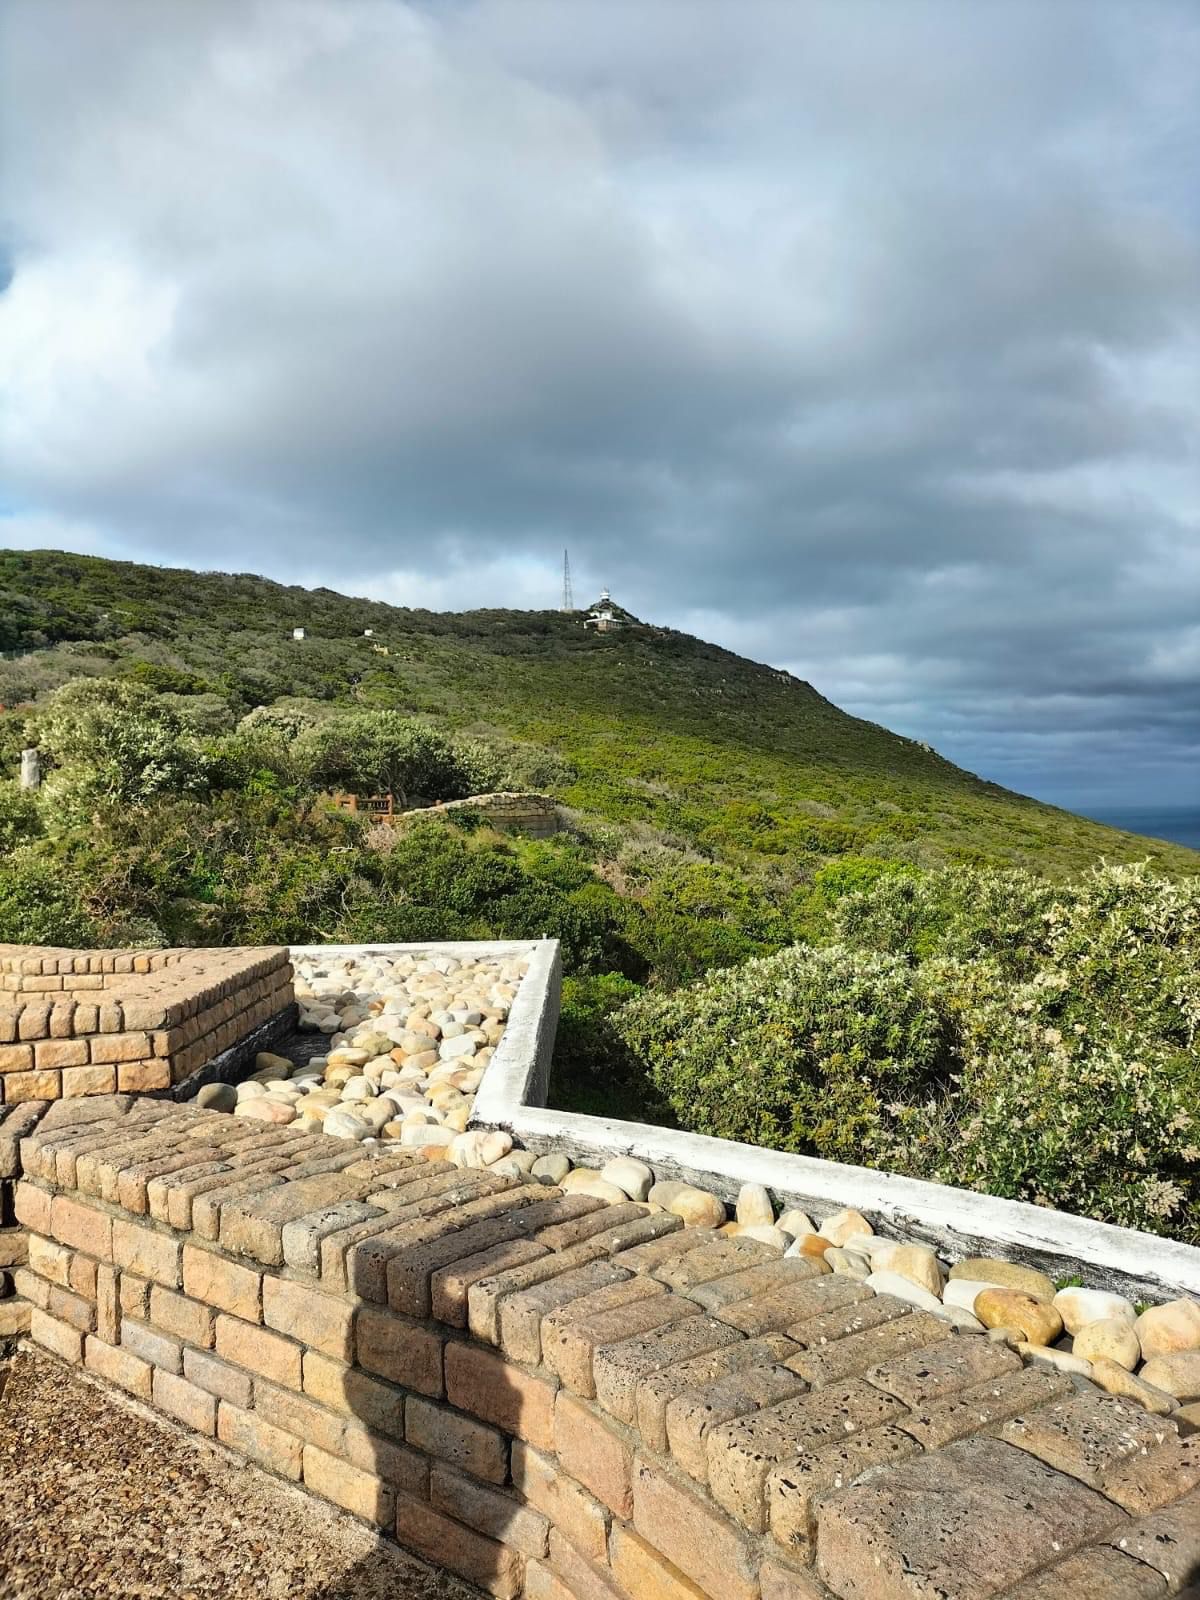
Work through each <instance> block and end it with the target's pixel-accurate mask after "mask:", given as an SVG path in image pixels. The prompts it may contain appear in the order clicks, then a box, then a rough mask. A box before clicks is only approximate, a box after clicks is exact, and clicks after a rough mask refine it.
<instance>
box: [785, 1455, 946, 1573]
mask: <svg viewBox="0 0 1200 1600" xmlns="http://www.w3.org/2000/svg"><path fill="white" fill-rule="evenodd" d="M920 1452H921V1446H920V1445H919V1444H918V1443H917V1442H916V1440H915V1439H912V1438H910V1437H909V1435H908V1434H907V1433H903V1432H901V1430H900V1429H899V1428H897V1427H894V1426H891V1425H889V1424H887V1423H885V1424H884V1425H883V1426H882V1427H879V1428H867V1429H866V1430H865V1431H864V1432H861V1433H855V1434H851V1436H850V1438H848V1439H845V1440H838V1441H836V1442H835V1443H833V1444H827V1445H823V1446H821V1447H820V1448H819V1449H816V1450H809V1451H806V1452H805V1453H804V1454H802V1455H800V1456H799V1457H798V1458H797V1459H796V1460H794V1461H786V1462H784V1463H783V1465H782V1466H778V1467H776V1468H775V1469H774V1471H773V1472H772V1473H771V1474H770V1476H769V1477H768V1479H767V1521H768V1523H769V1524H770V1528H771V1533H772V1534H773V1536H774V1537H775V1538H776V1539H777V1540H778V1541H779V1543H780V1544H781V1545H783V1546H784V1547H785V1548H786V1549H787V1550H788V1551H789V1552H790V1553H791V1554H792V1555H795V1556H798V1557H800V1558H801V1559H802V1560H806V1561H810V1560H811V1559H812V1557H813V1554H814V1552H815V1547H816V1537H817V1508H818V1506H819V1505H820V1502H821V1499H822V1497H823V1496H824V1495H826V1494H828V1493H829V1492H830V1491H831V1490H833V1489H845V1488H848V1487H849V1486H850V1485H851V1484H852V1483H854V1482H856V1481H857V1479H859V1478H860V1477H861V1476H862V1475H863V1473H864V1472H867V1471H869V1470H870V1469H871V1468H873V1467H885V1466H891V1465H892V1463H893V1462H896V1461H905V1460H907V1459H908V1457H909V1456H915V1455H919V1454H920Z"/></svg>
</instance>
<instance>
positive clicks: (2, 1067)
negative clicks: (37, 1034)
mask: <svg viewBox="0 0 1200 1600" xmlns="http://www.w3.org/2000/svg"><path fill="white" fill-rule="evenodd" d="M32 1068H33V1046H32V1045H31V1044H0V1073H9V1072H29V1071H31V1070H32Z"/></svg>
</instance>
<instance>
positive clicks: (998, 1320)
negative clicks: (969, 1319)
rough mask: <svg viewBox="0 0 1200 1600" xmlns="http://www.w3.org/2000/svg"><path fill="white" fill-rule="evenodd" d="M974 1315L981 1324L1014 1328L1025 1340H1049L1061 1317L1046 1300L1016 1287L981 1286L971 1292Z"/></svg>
mask: <svg viewBox="0 0 1200 1600" xmlns="http://www.w3.org/2000/svg"><path fill="white" fill-rule="evenodd" d="M974 1312H975V1315H976V1316H977V1317H978V1318H979V1320H980V1322H982V1323H983V1325H984V1327H985V1328H1016V1329H1018V1330H1019V1331H1020V1332H1021V1333H1022V1334H1023V1335H1024V1337H1025V1341H1026V1342H1027V1343H1028V1344H1043V1345H1048V1344H1053V1343H1054V1341H1055V1339H1057V1338H1059V1337H1060V1336H1061V1334H1062V1331H1063V1320H1062V1318H1061V1317H1060V1316H1059V1314H1058V1312H1057V1311H1056V1310H1055V1309H1054V1307H1053V1306H1052V1305H1051V1304H1050V1302H1049V1301H1048V1300H1038V1299H1035V1298H1034V1296H1033V1295H1031V1294H1025V1293H1023V1292H1022V1291H1021V1290H1020V1289H984V1290H982V1291H981V1292H980V1293H979V1294H977V1295H976V1296H975V1305H974Z"/></svg>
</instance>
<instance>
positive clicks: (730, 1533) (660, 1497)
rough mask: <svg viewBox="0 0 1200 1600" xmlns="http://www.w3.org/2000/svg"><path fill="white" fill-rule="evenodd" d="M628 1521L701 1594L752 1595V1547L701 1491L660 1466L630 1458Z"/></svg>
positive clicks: (735, 1599)
mask: <svg viewBox="0 0 1200 1600" xmlns="http://www.w3.org/2000/svg"><path fill="white" fill-rule="evenodd" d="M633 1526H634V1531H635V1532H636V1533H639V1534H641V1536H642V1538H643V1539H645V1540H647V1542H649V1543H650V1544H652V1545H653V1546H654V1548H655V1549H656V1550H657V1551H658V1552H659V1554H660V1555H661V1556H662V1557H663V1558H664V1559H665V1560H667V1561H669V1562H670V1563H671V1564H672V1565H673V1566H675V1567H678V1568H679V1570H680V1571H681V1572H682V1573H683V1574H684V1576H685V1577H688V1578H690V1579H691V1580H692V1582H693V1583H695V1584H698V1585H699V1587H700V1588H701V1589H702V1590H704V1591H705V1592H706V1593H707V1594H710V1595H720V1596H721V1597H722V1600H758V1580H757V1576H756V1572H757V1560H756V1557H755V1554H754V1551H753V1548H752V1546H751V1545H750V1544H749V1542H748V1541H747V1540H746V1539H744V1538H743V1537H742V1535H741V1534H740V1533H739V1532H738V1531H737V1529H735V1528H734V1527H732V1526H731V1525H730V1523H729V1520H728V1519H727V1518H726V1517H724V1516H723V1515H722V1514H721V1513H720V1512H719V1511H717V1510H716V1509H715V1508H714V1507H713V1506H712V1504H711V1502H710V1501H709V1500H708V1499H707V1498H706V1497H705V1496H703V1495H701V1494H699V1493H697V1492H696V1491H695V1490H694V1489H692V1488H691V1487H689V1486H688V1485H687V1483H686V1482H685V1481H684V1480H683V1479H681V1478H679V1477H678V1476H677V1475H676V1474H674V1473H671V1472H670V1471H669V1470H668V1469H666V1468H665V1467H657V1466H654V1465H652V1464H651V1463H650V1462H648V1461H645V1460H638V1461H635V1463H634V1471H633Z"/></svg>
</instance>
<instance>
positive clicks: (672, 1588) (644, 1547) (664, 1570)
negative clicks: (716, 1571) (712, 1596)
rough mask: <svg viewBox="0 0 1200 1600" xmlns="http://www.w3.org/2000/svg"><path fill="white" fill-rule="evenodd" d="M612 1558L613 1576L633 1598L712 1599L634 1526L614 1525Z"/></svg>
mask: <svg viewBox="0 0 1200 1600" xmlns="http://www.w3.org/2000/svg"><path fill="white" fill-rule="evenodd" d="M608 1559H609V1565H610V1566H611V1567H612V1575H613V1577H614V1578H615V1579H616V1581H617V1583H618V1584H619V1585H620V1587H621V1588H622V1589H623V1590H624V1591H625V1593H626V1594H627V1595H629V1596H630V1597H631V1600H708V1596H707V1594H706V1592H705V1591H704V1590H703V1589H701V1588H700V1586H699V1585H698V1584H695V1583H693V1582H692V1580H691V1579H690V1578H687V1577H685V1576H684V1575H683V1573H682V1572H680V1570H679V1568H678V1567H673V1566H672V1565H671V1563H670V1562H669V1561H665V1560H664V1559H663V1557H662V1556H660V1555H659V1553H658V1551H657V1550H656V1549H655V1548H654V1546H653V1545H652V1544H649V1543H648V1542H647V1541H646V1540H645V1539H643V1538H642V1537H641V1536H640V1535H639V1534H636V1533H634V1531H633V1529H632V1528H621V1527H616V1526H614V1528H613V1531H612V1534H611V1536H610V1538H609V1545H608Z"/></svg>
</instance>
